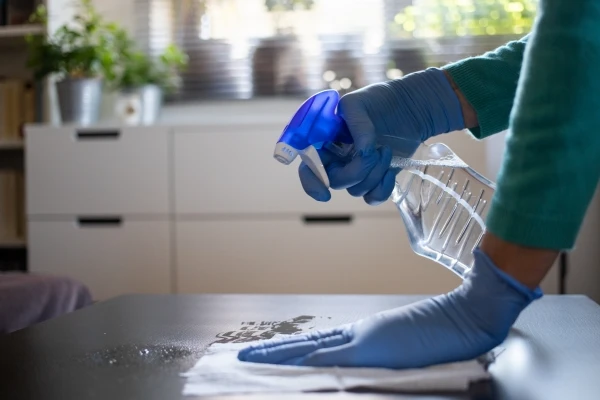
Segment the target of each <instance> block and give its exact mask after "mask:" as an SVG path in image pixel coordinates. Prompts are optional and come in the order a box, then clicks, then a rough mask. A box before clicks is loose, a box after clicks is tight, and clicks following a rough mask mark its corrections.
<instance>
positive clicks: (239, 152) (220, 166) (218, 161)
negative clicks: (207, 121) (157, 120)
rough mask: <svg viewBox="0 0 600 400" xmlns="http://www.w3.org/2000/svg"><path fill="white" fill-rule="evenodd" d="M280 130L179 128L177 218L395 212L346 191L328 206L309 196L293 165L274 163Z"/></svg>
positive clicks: (334, 194)
mask: <svg viewBox="0 0 600 400" xmlns="http://www.w3.org/2000/svg"><path fill="white" fill-rule="evenodd" d="M280 130H281V126H279V125H274V124H273V125H249V126H245V127H243V128H242V127H235V129H232V127H218V126H213V127H207V128H197V129H176V130H175V134H174V149H175V151H174V154H175V156H174V164H175V167H174V168H175V199H176V200H175V204H176V205H175V208H176V210H177V213H178V214H185V215H190V214H257V213H269V214H270V213H302V212H312V213H331V212H340V213H348V212H351V213H352V212H368V213H375V212H395V207H394V205H393V203H391V202H388V203H385V204H383V205H380V206H377V207H372V206H369V205H367V204H366V203H365V202H364V201H363V199H362V198H355V197H352V196H350V195H348V193H347V192H346V191H340V190H333V191H332V198H331V200H330V201H329V202H327V203H320V202H317V201H315V200H313V199H312V198H310V197H309V196H308V195H307V194H306V193H304V191H303V189H302V186H301V184H300V179H299V178H298V164H299V162H300V160H299V157H298V160H296V161H295V162H294V163H293V164H292V165H287V166H286V165H283V164H281V163H279V162H278V161H276V160H275V159H274V158H273V149H274V148H275V142H276V141H277V132H279V131H280Z"/></svg>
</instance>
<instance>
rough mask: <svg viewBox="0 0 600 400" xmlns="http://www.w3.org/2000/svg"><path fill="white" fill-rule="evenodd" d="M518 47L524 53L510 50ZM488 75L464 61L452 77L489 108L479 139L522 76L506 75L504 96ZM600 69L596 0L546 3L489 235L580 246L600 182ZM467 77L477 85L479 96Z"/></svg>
mask: <svg viewBox="0 0 600 400" xmlns="http://www.w3.org/2000/svg"><path fill="white" fill-rule="evenodd" d="M514 46H524V45H522V44H521V45H520V44H518V43H517V44H513V45H509V46H507V49H510V48H513V49H514ZM500 51H502V49H501V50H500ZM516 53H518V51H516V52H515V54H513V56H514V58H511V60H513V61H510V62H509V64H510V63H513V62H514V65H513V66H515V65H516V63H517V61H514V60H516V59H517V58H518V57H519V56H518V55H517V54H516ZM492 58H493V57H492ZM495 62H496V63H503V61H498V60H495ZM470 63H472V64H470ZM477 63H479V65H476V64H477ZM507 65H508V64H507ZM485 68H486V62H482V61H477V60H476V61H471V62H469V61H468V60H467V61H465V62H464V63H463V65H462V66H460V65H458V66H455V67H453V72H452V74H451V75H452V76H455V77H457V78H458V79H457V80H458V82H457V84H458V85H459V87H460V88H461V90H463V89H464V90H465V91H467V92H469V91H472V93H471V96H470V97H469V96H467V98H468V99H469V100H470V101H473V103H474V104H473V106H474V108H475V110H476V112H477V113H478V118H479V110H483V111H482V127H481V128H482V129H481V134H480V136H482V137H483V136H485V135H486V134H489V133H492V132H493V131H495V130H498V129H500V128H501V127H502V124H501V123H500V122H499V121H501V120H503V119H504V117H505V115H504V114H505V113H506V110H505V108H504V109H503V107H508V102H509V99H508V98H509V97H510V94H509V93H510V92H511V91H512V90H513V87H514V85H513V83H512V82H513V79H515V78H516V77H517V75H516V74H515V68H510V67H507V68H506V69H505V71H506V73H507V74H508V75H510V76H509V77H507V78H502V79H506V80H507V81H506V82H505V84H506V89H505V90H499V89H498V85H500V84H499V83H497V82H498V79H500V78H498V77H497V75H496V74H495V73H494V74H492V75H493V76H487V75H486V72H482V71H481V70H482V69H485ZM599 68H600V1H598V0H578V1H576V2H573V1H572V0H541V1H540V4H539V8H538V18H537V20H536V23H535V26H534V29H533V31H532V33H531V35H529V37H528V38H527V46H526V48H525V49H524V52H523V60H522V66H521V70H520V76H519V77H518V84H517V85H516V91H515V95H514V104H513V105H512V108H511V111H510V113H509V120H508V127H509V133H508V135H507V139H506V145H507V148H506V153H505V157H504V160H503V164H502V167H501V170H500V173H499V175H498V178H497V189H496V193H495V195H494V198H493V200H492V205H491V209H490V212H489V214H488V217H487V229H488V230H489V231H490V232H492V233H494V234H495V235H497V236H499V237H501V238H503V239H504V240H507V241H509V242H513V243H517V244H521V245H524V246H531V247H538V248H548V249H569V248H571V247H572V246H573V245H574V242H575V239H576V237H577V233H578V231H579V228H580V226H581V223H582V220H583V217H584V215H585V212H586V211H587V208H588V206H589V203H590V201H591V198H592V196H593V194H594V191H595V189H596V186H597V185H598V180H599V179H600V111H599V110H600V95H599V93H600V72H599ZM451 70H452V68H451ZM470 71H473V72H470ZM469 76H475V77H476V78H475V79H479V80H478V81H475V82H478V84H479V85H480V86H479V88H476V87H475V86H474V84H473V83H472V82H469V79H471V78H469ZM486 76H487V78H486ZM488 78H489V79H488ZM494 91H496V97H494V95H493V92H494ZM475 92H477V93H475ZM486 92H488V93H487V94H486ZM486 95H487V99H488V100H487V101H486V100H485V99H486ZM488 101H490V103H488ZM505 103H506V104H505ZM501 105H503V106H501ZM490 107H491V108H492V109H495V110H496V112H498V115H497V116H496V117H494V116H490V115H489V114H488V112H489V113H491V114H493V113H494V110H489V111H488V108H490ZM486 121H487V126H486ZM494 122H495V123H494Z"/></svg>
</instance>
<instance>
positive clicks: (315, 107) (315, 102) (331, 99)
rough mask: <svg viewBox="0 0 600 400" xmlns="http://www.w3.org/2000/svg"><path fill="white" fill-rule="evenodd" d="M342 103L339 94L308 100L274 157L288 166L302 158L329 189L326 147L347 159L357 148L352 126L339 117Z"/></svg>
mask: <svg viewBox="0 0 600 400" xmlns="http://www.w3.org/2000/svg"><path fill="white" fill-rule="evenodd" d="M338 102H339V94H338V92H337V91H335V90H324V91H322V92H319V93H317V94H315V95H313V96H312V97H310V98H309V99H307V100H306V101H305V102H304V103H303V104H302V105H301V106H300V108H299V109H298V111H296V113H295V114H294V116H293V117H292V119H291V120H290V122H289V124H288V125H287V126H286V127H285V129H284V130H283V133H282V134H281V136H280V138H279V140H278V141H277V143H276V145H275V152H274V154H273V157H274V158H275V159H276V160H277V161H279V162H281V163H283V164H285V165H289V164H291V163H292V161H294V159H295V158H296V157H297V156H298V155H300V158H301V159H302V161H303V162H304V163H305V164H306V165H307V166H308V167H309V168H310V169H311V171H312V172H313V173H314V174H315V175H316V176H317V178H319V179H320V180H321V182H323V184H324V185H325V186H326V187H329V178H328V176H327V171H326V169H325V166H324V165H323V162H322V160H321V157H320V156H319V150H320V149H322V148H323V147H325V148H327V149H328V150H330V151H334V152H335V153H337V154H338V155H343V154H347V153H349V152H350V151H351V148H352V147H353V140H352V135H350V131H349V130H348V126H347V125H346V123H345V122H344V120H343V119H342V118H340V117H339V116H338V115H337V114H336V110H337V105H338ZM334 143H335V144H334Z"/></svg>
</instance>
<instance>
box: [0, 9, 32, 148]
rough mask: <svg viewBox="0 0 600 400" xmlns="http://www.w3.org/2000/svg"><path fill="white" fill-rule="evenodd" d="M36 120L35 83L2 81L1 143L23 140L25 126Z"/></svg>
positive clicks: (0, 91) (0, 92)
mask: <svg viewBox="0 0 600 400" xmlns="http://www.w3.org/2000/svg"><path fill="white" fill-rule="evenodd" d="M0 1H1V0H0ZM35 120H36V115H35V87H34V85H33V83H31V82H28V81H24V80H20V79H3V80H0V141H18V140H22V139H23V128H24V126H25V124H28V123H32V122H35Z"/></svg>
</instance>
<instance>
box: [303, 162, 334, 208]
mask: <svg viewBox="0 0 600 400" xmlns="http://www.w3.org/2000/svg"><path fill="white" fill-rule="evenodd" d="M298 175H299V176H300V183H301V184H302V189H304V192H306V194H307V195H309V196H310V197H312V198H313V199H315V200H317V201H324V202H325V201H329V200H330V199H331V193H330V192H329V189H328V188H327V187H326V186H325V185H324V184H323V182H321V180H320V179H319V178H318V177H317V176H316V175H315V174H314V172H312V170H311V169H310V168H309V166H308V165H306V164H305V163H304V162H302V163H300V167H298Z"/></svg>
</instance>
